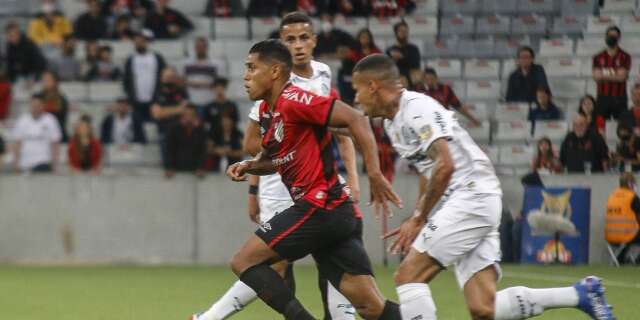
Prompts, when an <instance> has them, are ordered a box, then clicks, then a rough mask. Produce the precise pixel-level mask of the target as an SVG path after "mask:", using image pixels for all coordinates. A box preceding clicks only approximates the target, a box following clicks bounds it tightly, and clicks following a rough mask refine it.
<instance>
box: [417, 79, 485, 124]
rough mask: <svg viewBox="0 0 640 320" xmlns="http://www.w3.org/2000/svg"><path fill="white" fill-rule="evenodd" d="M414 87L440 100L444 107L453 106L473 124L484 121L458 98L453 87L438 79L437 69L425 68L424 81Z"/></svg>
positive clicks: (450, 107)
mask: <svg viewBox="0 0 640 320" xmlns="http://www.w3.org/2000/svg"><path fill="white" fill-rule="evenodd" d="M414 89H415V90H416V91H418V92H422V93H424V94H426V95H428V96H430V97H431V98H433V99H435V100H436V101H438V102H440V104H442V106H443V107H445V108H447V109H449V110H451V109H452V108H453V109H455V110H456V111H458V112H460V113H461V114H462V115H463V116H465V117H466V118H467V119H469V121H470V122H471V124H472V125H474V126H480V125H482V123H481V122H480V121H479V120H478V119H476V117H474V116H473V114H472V113H471V110H470V108H469V106H467V105H463V104H462V103H460V100H458V97H457V96H456V93H455V92H453V89H452V88H451V87H450V86H449V85H448V84H445V83H442V82H440V80H439V79H438V73H437V72H436V70H435V69H433V68H431V67H426V68H424V83H420V84H418V85H416V86H415V87H414Z"/></svg>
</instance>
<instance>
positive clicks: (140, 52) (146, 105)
mask: <svg viewBox="0 0 640 320" xmlns="http://www.w3.org/2000/svg"><path fill="white" fill-rule="evenodd" d="M152 38H153V33H152V32H151V31H149V30H143V31H142V32H140V33H138V34H136V36H135V38H134V45H135V49H136V52H135V53H134V54H133V55H131V56H130V57H129V58H127V62H126V63H125V67H124V78H123V82H122V84H123V86H124V92H125V93H126V94H127V98H128V99H129V103H130V104H131V106H133V111H134V112H136V113H138V114H139V115H140V116H141V117H142V119H143V120H144V121H150V120H151V118H150V115H149V109H150V108H151V103H152V102H153V99H154V98H155V97H156V96H157V95H158V89H159V88H160V85H159V84H160V73H161V72H162V70H163V69H164V68H165V67H166V65H167V64H166V62H165V60H164V58H163V57H162V55H161V54H159V53H157V52H152V51H150V50H149V48H148V43H147V42H148V41H149V40H151V39H152Z"/></svg>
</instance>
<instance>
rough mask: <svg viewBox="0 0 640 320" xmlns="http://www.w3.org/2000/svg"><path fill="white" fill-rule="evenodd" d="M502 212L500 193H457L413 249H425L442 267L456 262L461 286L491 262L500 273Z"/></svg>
mask: <svg viewBox="0 0 640 320" xmlns="http://www.w3.org/2000/svg"><path fill="white" fill-rule="evenodd" d="M501 215H502V197H501V196H500V195H497V194H473V193H468V192H464V191H459V192H454V193H453V194H452V195H451V197H450V198H448V199H446V200H444V202H443V203H442V204H441V207H440V208H439V209H438V210H437V211H436V212H435V213H434V214H433V215H432V216H431V217H430V218H429V220H428V221H427V224H425V226H424V228H422V231H421V232H420V234H419V235H418V237H417V238H416V240H415V241H414V242H413V248H414V249H416V250H417V251H418V252H420V253H425V252H426V253H427V254H428V255H429V256H431V257H432V258H434V259H435V260H437V261H438V262H439V263H440V264H441V265H442V266H443V267H449V266H451V265H453V266H454V267H455V274H456V279H457V280H458V285H459V286H460V288H463V287H464V285H465V283H467V281H468V280H469V279H470V278H471V277H472V276H473V275H474V274H476V273H477V272H479V271H481V270H483V269H485V268H486V267H488V266H491V265H495V267H496V271H497V272H498V276H500V272H501V271H500V266H499V265H498V262H499V261H500V258H501V253H500V234H499V232H498V227H499V226H500V217H501Z"/></svg>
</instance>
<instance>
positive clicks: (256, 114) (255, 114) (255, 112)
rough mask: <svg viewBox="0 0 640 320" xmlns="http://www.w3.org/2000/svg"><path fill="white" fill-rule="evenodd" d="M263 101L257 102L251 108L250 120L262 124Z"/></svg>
mask: <svg viewBox="0 0 640 320" xmlns="http://www.w3.org/2000/svg"><path fill="white" fill-rule="evenodd" d="M261 103H262V100H260V101H256V102H254V103H253V107H251V111H249V119H251V120H253V121H255V122H260V104H261Z"/></svg>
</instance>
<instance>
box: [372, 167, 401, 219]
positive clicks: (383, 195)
mask: <svg viewBox="0 0 640 320" xmlns="http://www.w3.org/2000/svg"><path fill="white" fill-rule="evenodd" d="M369 188H370V189H371V202H370V203H369V205H373V206H374V213H375V215H376V218H377V219H379V218H380V211H382V213H383V214H384V215H385V218H386V217H389V216H391V209H390V208H389V204H388V202H389V201H391V202H392V203H393V204H394V205H395V206H396V207H398V208H402V200H401V199H400V197H399V196H398V195H397V194H396V193H395V192H394V191H393V189H392V188H391V183H389V181H387V179H386V178H385V177H384V176H383V175H382V173H378V174H372V175H369Z"/></svg>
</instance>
